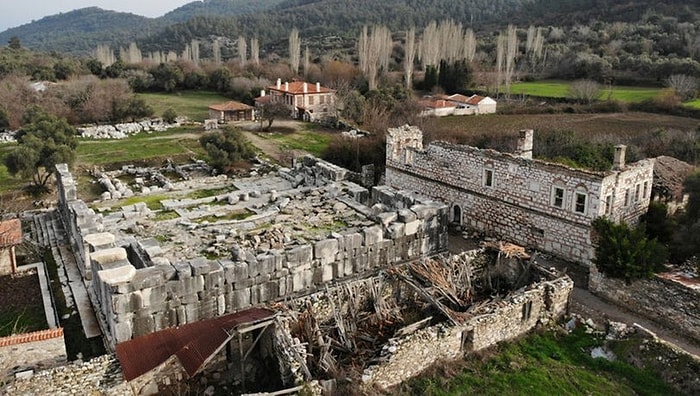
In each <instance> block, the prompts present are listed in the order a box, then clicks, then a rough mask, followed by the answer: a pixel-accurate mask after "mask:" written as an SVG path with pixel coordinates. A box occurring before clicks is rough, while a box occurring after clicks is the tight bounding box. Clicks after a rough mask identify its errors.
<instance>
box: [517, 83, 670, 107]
mask: <svg viewBox="0 0 700 396" xmlns="http://www.w3.org/2000/svg"><path fill="white" fill-rule="evenodd" d="M570 83H571V82H570V81H560V80H546V81H533V82H520V83H516V84H513V85H512V87H511V94H512V95H521V94H525V95H530V96H539V97H544V98H566V97H567V96H568V91H569V84H570ZM660 90H661V89H660V88H653V87H627V86H615V85H613V86H612V91H610V90H608V89H607V88H606V87H605V86H601V92H600V96H599V97H598V99H600V100H608V99H611V100H618V101H620V102H626V103H634V102H642V101H644V100H648V99H653V98H654V97H656V95H658V93H659V91H660Z"/></svg>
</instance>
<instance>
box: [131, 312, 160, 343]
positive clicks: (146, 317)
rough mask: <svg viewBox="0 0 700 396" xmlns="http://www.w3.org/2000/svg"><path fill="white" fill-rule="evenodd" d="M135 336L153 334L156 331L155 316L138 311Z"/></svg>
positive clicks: (135, 316)
mask: <svg viewBox="0 0 700 396" xmlns="http://www.w3.org/2000/svg"><path fill="white" fill-rule="evenodd" d="M133 331H134V337H139V336H142V335H146V334H151V333H153V332H154V331H155V323H154V321H153V316H151V315H150V314H148V313H141V312H139V313H137V314H136V315H134V329H133Z"/></svg>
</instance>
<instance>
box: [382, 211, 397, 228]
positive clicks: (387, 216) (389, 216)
mask: <svg viewBox="0 0 700 396" xmlns="http://www.w3.org/2000/svg"><path fill="white" fill-rule="evenodd" d="M377 217H378V218H379V222H380V223H382V225H383V226H384V227H388V226H389V224H391V223H393V222H394V221H396V220H397V219H398V217H399V216H398V215H397V214H396V212H384V213H380V214H379V215H378V216H377Z"/></svg>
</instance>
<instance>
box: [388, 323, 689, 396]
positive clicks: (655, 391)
mask: <svg viewBox="0 0 700 396" xmlns="http://www.w3.org/2000/svg"><path fill="white" fill-rule="evenodd" d="M602 344H603V340H601V339H598V338H597V337H596V336H593V335H590V334H586V333H585V331H584V330H583V329H582V328H579V329H577V330H576V331H574V332H573V333H571V334H560V333H554V332H544V333H539V334H532V335H529V336H526V337H525V338H523V339H521V340H519V341H516V342H511V343H503V344H500V345H499V346H498V347H497V348H495V349H494V350H490V351H485V352H480V353H477V354H476V355H469V356H467V357H466V358H465V359H464V361H461V362H457V363H452V362H450V363H444V364H440V365H439V366H435V367H433V368H432V369H431V370H430V371H429V372H427V373H424V374H423V375H421V376H420V377H419V378H416V379H413V380H409V381H408V382H407V383H405V384H403V385H401V386H400V387H399V388H398V389H397V390H396V391H395V392H392V393H393V394H396V395H416V394H420V395H426V396H428V395H472V394H473V395H476V394H478V395H494V396H496V395H498V396H500V395H525V394H527V395H552V394H557V395H580V394H589V395H650V396H651V395H676V394H678V393H677V392H675V391H674V390H673V389H671V388H670V387H669V386H667V385H666V384H665V383H663V381H661V380H660V379H659V378H658V377H657V376H655V375H654V374H652V373H650V372H647V371H642V370H639V369H637V368H635V367H634V366H632V365H630V364H627V363H624V362H621V361H608V360H605V359H602V358H592V357H591V355H590V350H591V349H592V348H594V347H596V346H600V345H602Z"/></svg>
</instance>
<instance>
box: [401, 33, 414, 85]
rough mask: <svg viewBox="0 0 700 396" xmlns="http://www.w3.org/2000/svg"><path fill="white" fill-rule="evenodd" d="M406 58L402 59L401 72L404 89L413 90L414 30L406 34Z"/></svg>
mask: <svg viewBox="0 0 700 396" xmlns="http://www.w3.org/2000/svg"><path fill="white" fill-rule="evenodd" d="M404 52H405V53H406V56H405V57H404V58H403V72H404V82H405V83H406V89H411V88H413V62H414V61H415V58H416V28H413V27H412V28H411V29H409V31H408V33H406V50H405V51H404Z"/></svg>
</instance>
